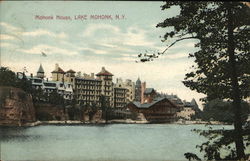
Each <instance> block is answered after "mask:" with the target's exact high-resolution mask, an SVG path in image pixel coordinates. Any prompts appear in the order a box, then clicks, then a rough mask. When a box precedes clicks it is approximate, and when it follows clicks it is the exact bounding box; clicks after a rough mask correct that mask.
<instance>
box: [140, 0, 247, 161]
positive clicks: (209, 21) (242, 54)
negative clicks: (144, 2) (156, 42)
mask: <svg viewBox="0 0 250 161" xmlns="http://www.w3.org/2000/svg"><path fill="white" fill-rule="evenodd" d="M173 6H179V7H180V13H179V15H176V16H175V17H171V18H167V19H165V20H164V21H163V22H161V23H159V24H158V25H157V27H162V28H167V27H170V30H171V31H169V32H167V33H166V34H165V35H164V37H163V41H166V40H169V39H173V40H174V42H173V43H171V44H170V45H169V46H168V47H167V48H166V49H165V50H164V51H163V52H162V53H158V55H161V54H164V53H166V51H167V50H168V49H169V48H170V47H171V46H173V45H175V44H176V43H178V42H180V41H184V40H188V39H197V40H198V41H199V42H198V43H196V44H195V47H197V48H198V51H197V52H194V53H190V54H189V57H193V58H194V59H195V63H196V65H195V66H193V67H192V69H193V71H192V72H190V73H187V74H186V78H185V81H183V83H184V85H185V86H187V87H189V88H190V89H191V90H196V91H197V92H200V93H204V94H206V95H207V100H212V99H215V98H219V99H228V100H232V104H233V108H234V135H235V137H234V142H235V145H236V154H237V155H236V156H237V159H240V158H244V157H245V153H244V144H243V137H242V122H241V100H242V99H244V98H245V97H247V96H249V93H248V91H249V88H250V87H249V82H250V81H249V80H250V54H249V51H250V45H249V37H250V29H249V25H250V8H249V7H248V6H247V5H245V4H244V3H242V2H181V1H173V2H166V3H165V4H164V5H163V6H162V10H167V9H169V8H171V7H173ZM158 55H156V54H144V57H142V54H140V55H138V56H139V57H140V58H141V59H140V60H141V61H142V62H145V61H150V60H153V59H154V58H157V57H158Z"/></svg>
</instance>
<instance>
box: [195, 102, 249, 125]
mask: <svg viewBox="0 0 250 161" xmlns="http://www.w3.org/2000/svg"><path fill="white" fill-rule="evenodd" d="M241 106H242V116H241V118H242V121H245V120H246V119H247V116H248V114H249V113H250V108H249V105H248V103H246V102H242V103H241ZM200 117H201V119H202V120H206V121H209V120H210V119H211V118H212V119H213V120H216V121H221V122H227V123H233V121H234V112H233V107H232V103H231V102H230V101H223V100H220V99H214V100H211V101H209V102H207V103H206V104H205V106H204V109H203V111H202V112H201V114H200Z"/></svg>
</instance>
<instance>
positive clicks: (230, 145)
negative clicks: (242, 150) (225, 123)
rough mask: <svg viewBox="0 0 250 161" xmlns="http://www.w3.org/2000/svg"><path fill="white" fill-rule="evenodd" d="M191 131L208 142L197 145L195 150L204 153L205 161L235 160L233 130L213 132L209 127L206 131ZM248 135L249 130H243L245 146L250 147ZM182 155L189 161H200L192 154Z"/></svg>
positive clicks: (234, 135)
mask: <svg viewBox="0 0 250 161" xmlns="http://www.w3.org/2000/svg"><path fill="white" fill-rule="evenodd" d="M193 131H194V132H196V133H198V134H199V135H201V136H204V137H206V138H207V139H208V140H209V141H207V142H204V143H202V144H201V145H197V148H199V149H200V151H201V152H202V151H203V152H205V154H204V156H203V157H204V159H205V160H237V155H236V149H235V146H234V137H236V134H235V131H234V130H225V129H217V130H214V129H212V127H209V128H208V130H199V129H193ZM249 134H250V129H245V130H244V131H243V136H244V137H243V138H244V143H245V146H249V145H250V140H249V138H250V135H249ZM222 151H223V152H222ZM249 154H250V153H249V152H247V155H249ZM184 155H185V157H186V158H187V159H189V160H191V159H194V160H201V159H200V158H199V157H197V155H196V154H193V153H185V154H184Z"/></svg>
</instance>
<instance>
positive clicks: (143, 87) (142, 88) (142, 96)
mask: <svg viewBox="0 0 250 161" xmlns="http://www.w3.org/2000/svg"><path fill="white" fill-rule="evenodd" d="M145 89H146V82H143V83H142V84H141V104H143V103H144V102H145V100H144V92H145Z"/></svg>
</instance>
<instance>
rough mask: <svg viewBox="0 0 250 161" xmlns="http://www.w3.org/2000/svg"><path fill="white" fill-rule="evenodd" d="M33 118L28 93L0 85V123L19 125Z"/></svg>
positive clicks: (30, 98)
mask: <svg viewBox="0 0 250 161" xmlns="http://www.w3.org/2000/svg"><path fill="white" fill-rule="evenodd" d="M35 120H36V118H35V109H34V106H33V102H32V96H31V95H30V94H28V93H26V92H24V91H23V90H22V89H19V88H14V87H3V86H0V125H6V126H21V125H23V124H25V123H28V122H34V121H35Z"/></svg>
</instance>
